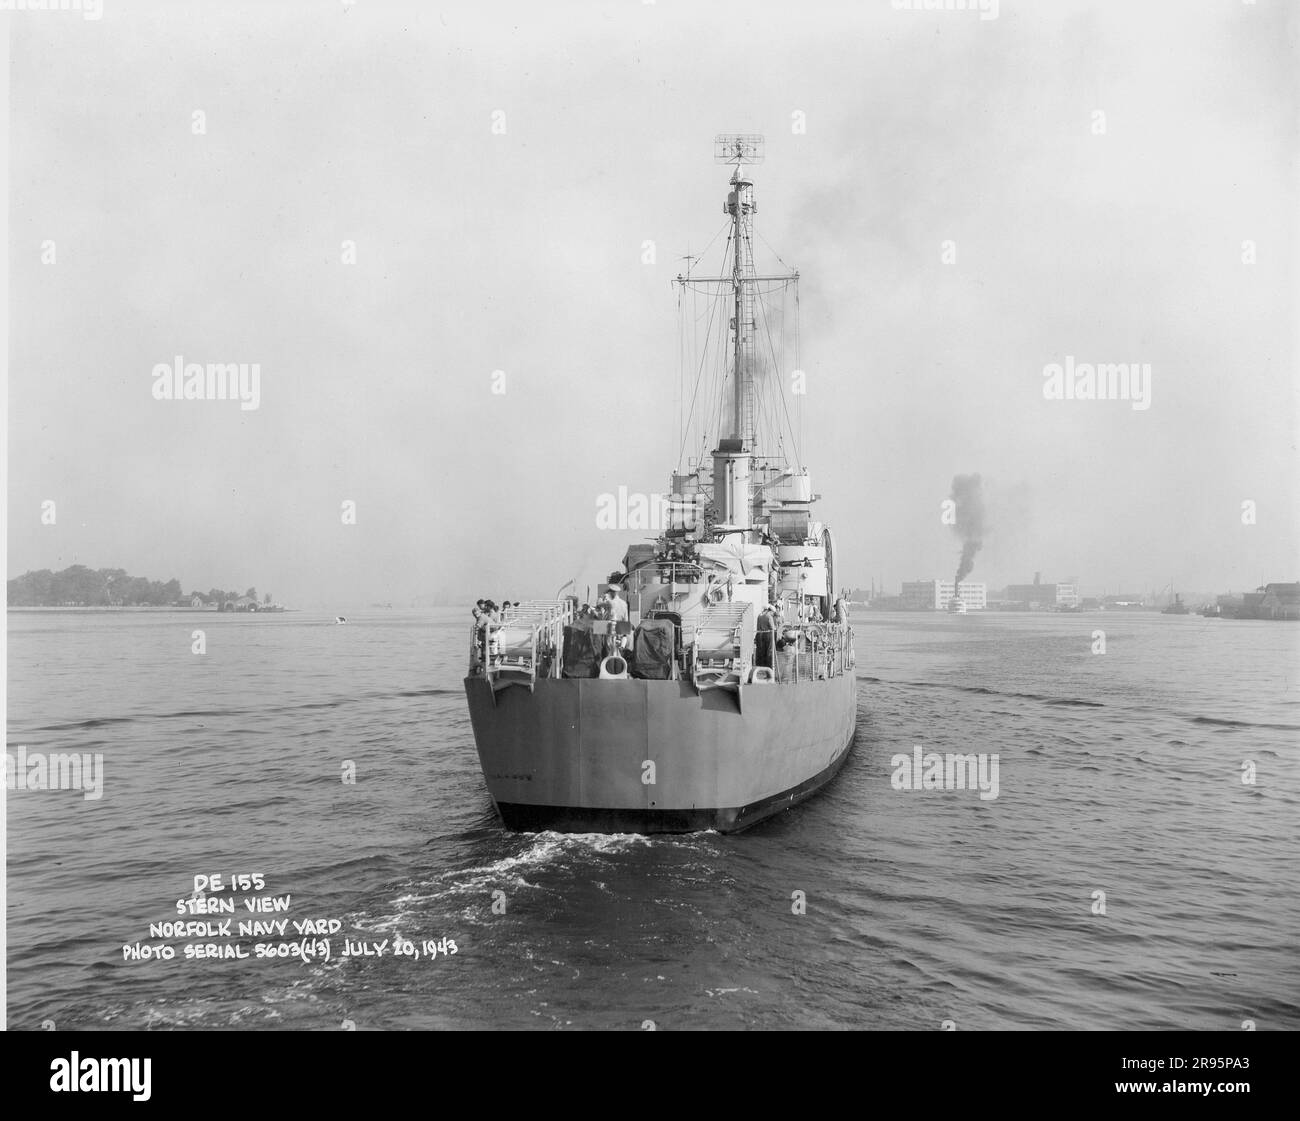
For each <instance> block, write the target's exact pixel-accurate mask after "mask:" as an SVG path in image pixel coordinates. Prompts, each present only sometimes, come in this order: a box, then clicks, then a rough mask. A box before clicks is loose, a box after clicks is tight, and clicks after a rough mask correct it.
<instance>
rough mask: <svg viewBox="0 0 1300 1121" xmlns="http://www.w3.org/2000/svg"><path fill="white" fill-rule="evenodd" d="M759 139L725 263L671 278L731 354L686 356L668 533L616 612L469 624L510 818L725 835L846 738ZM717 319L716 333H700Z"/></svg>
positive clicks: (723, 145) (818, 776)
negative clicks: (765, 223) (761, 236)
mask: <svg viewBox="0 0 1300 1121" xmlns="http://www.w3.org/2000/svg"><path fill="white" fill-rule="evenodd" d="M761 151H762V138H761V137H754V136H728V137H719V138H717V140H716V142H715V155H716V156H717V157H718V159H719V161H720V162H726V163H729V164H734V171H733V173H732V175H731V179H730V184H729V191H728V193H727V196H726V201H725V202H724V204H723V210H724V212H725V213H726V215H727V219H726V223H725V224H724V228H725V229H727V231H728V238H727V244H726V247H725V249H724V267H723V268H722V269H720V270H718V272H719V273H720V274H721V275H714V276H704V275H698V274H695V273H693V272H692V271H691V268H690V267H689V266H688V268H687V270H686V272H685V273H684V274H683V275H679V276H678V277H677V284H678V286H679V292H680V293H681V294H682V295H681V299H679V309H681V310H682V312H683V323H684V324H685V323H686V321H687V319H688V318H689V319H690V320H691V329H690V330H689V331H687V332H686V333H687V334H688V335H692V333H693V335H694V336H698V335H699V334H705V335H706V342H705V346H706V347H707V346H708V345H709V340H711V341H712V345H713V346H714V347H715V349H717V350H718V351H719V360H718V361H716V362H709V361H705V360H702V361H700V362H699V364H698V366H696V365H695V363H694V360H692V374H693V375H694V376H695V378H696V384H695V390H694V392H693V393H691V394H690V399H691V401H692V408H691V414H690V419H689V420H688V421H687V422H686V423H684V425H683V428H684V434H683V441H682V447H683V449H684V448H685V447H686V444H687V438H688V437H689V436H690V435H692V429H691V426H692V425H695V426H697V428H696V430H695V434H698V436H699V438H700V443H699V448H700V454H699V456H698V457H697V458H694V459H689V460H686V461H685V462H682V461H679V463H678V469H677V470H675V471H674V472H673V473H672V487H671V498H669V499H668V500H666V501H665V502H664V503H663V506H662V515H663V517H662V519H661V526H660V529H661V532H660V533H659V534H658V536H657V537H655V538H654V539H653V540H648V541H645V542H643V543H640V544H635V545H632V546H631V547H630V548H628V549H627V551H626V553H625V554H624V555H623V557H622V558H621V564H620V567H619V569H618V571H617V572H615V573H612V574H611V579H610V580H609V581H608V582H606V583H604V584H601V585H599V586H598V592H599V594H600V595H601V596H602V597H604V599H605V602H606V603H608V607H607V608H606V610H604V611H601V612H599V613H597V614H596V615H593V614H592V613H590V612H589V611H588V610H587V609H586V607H585V605H580V604H579V602H578V598H577V597H576V596H574V595H569V596H557V598H555V599H552V600H533V601H528V602H524V603H519V604H515V605H513V606H512V607H511V609H510V611H509V614H508V616H507V617H504V618H499V619H492V618H488V619H486V620H483V621H479V622H477V623H476V625H475V628H474V629H473V631H472V632H471V635H470V641H469V658H470V668H469V673H468V675H467V676H466V678H465V693H466V697H467V700H468V704H469V712H470V718H471V722H472V724H473V728H474V738H475V742H476V744H477V748H478V755H479V761H480V764H481V766H482V770H483V777H484V780H485V781H486V783H487V788H488V792H489V793H490V795H491V797H492V800H493V803H494V804H495V806H496V809H497V811H498V812H499V814H500V816H501V819H502V821H503V822H504V823H505V825H506V826H507V827H509V828H511V829H519V830H543V829H552V830H561V831H572V832H637V833H662V832H688V831H694V830H704V829H714V830H718V831H723V832H726V831H734V830H738V829H742V828H745V827H747V826H749V825H752V824H753V823H755V822H757V821H761V820H762V819H764V818H766V817H769V816H770V815H772V814H775V813H778V812H780V811H782V810H785V809H787V808H789V807H790V806H792V805H794V804H796V803H798V802H800V801H802V800H803V799H805V798H807V797H808V796H810V795H811V794H813V793H814V792H816V791H817V790H818V789H820V788H821V787H822V786H823V785H825V784H826V783H827V782H828V781H829V780H830V779H831V778H832V777H834V775H835V774H836V772H837V771H838V770H839V768H840V767H841V766H842V764H843V763H844V761H845V759H846V758H847V757H848V754H849V752H850V749H851V747H852V742H853V737H854V730H855V725H856V716H857V680H856V677H855V674H854V665H855V652H854V645H853V630H852V628H851V627H850V625H849V624H848V621H847V616H846V615H841V616H838V618H839V619H840V620H842V621H837V612H836V610H835V604H834V600H835V588H836V586H837V585H836V568H837V564H838V561H839V557H838V553H837V551H836V546H835V536H834V534H833V532H832V530H831V527H830V526H829V525H827V524H825V523H824V522H822V521H820V520H819V519H818V517H817V515H816V514H815V512H814V509H813V507H814V505H815V503H816V501H817V499H818V497H819V496H818V495H815V494H814V493H813V490H812V481H811V478H810V476H809V473H808V470H807V468H806V467H805V466H803V464H802V463H801V462H800V461H799V459H798V456H797V447H798V444H797V432H796V431H795V425H794V423H793V421H792V420H791V417H790V407H789V403H788V402H787V401H786V399H785V398H786V397H787V396H790V394H788V393H787V392H786V389H787V378H786V374H785V372H784V368H783V366H782V364H781V359H779V358H778V357H777V353H778V351H777V347H776V344H775V343H774V342H773V335H774V333H777V332H779V331H780V330H781V329H782V328H784V327H786V325H787V324H788V323H790V322H792V321H793V317H794V315H795V314H797V307H798V301H797V296H793V295H792V290H794V289H795V286H796V285H797V282H798V273H797V272H795V273H792V272H789V271H785V272H781V273H775V272H770V271H768V272H760V271H759V270H758V269H756V267H755V264H754V255H753V254H754V251H753V221H754V214H755V211H756V209H757V207H756V205H755V201H754V187H753V183H752V181H751V180H750V179H749V178H748V176H747V174H745V165H747V164H750V163H753V162H756V161H757V160H758V159H759V158H760V157H761ZM720 234H721V231H719V235H720ZM692 260H694V259H692ZM778 296H779V302H780V307H779V308H778V307H777V306H776V304H777V302H778V299H777V297H778ZM701 305H703V309H704V310H703V311H701ZM787 305H790V306H787ZM792 309H793V310H792ZM705 318H707V320H708V322H709V323H711V324H712V327H711V328H710V330H709V331H707V332H704V331H702V330H700V331H697V330H695V327H694V324H696V323H699V322H702V321H703V319H705ZM787 333H788V332H787ZM760 336H761V343H762V345H761V346H760ZM783 349H784V348H783ZM696 370H698V373H697V372H696ZM706 372H712V373H713V374H714V377H715V380H714V383H713V384H712V386H711V387H706V386H705V384H704V378H705V374H706ZM799 376H800V377H802V374H800V375H799ZM684 399H685V397H684ZM797 403H798V402H796V405H797ZM696 406H698V408H697V407H696ZM713 417H717V418H718V419H717V421H716V422H712V427H711V418H713ZM787 446H788V447H789V448H790V449H791V450H793V451H794V453H795V454H794V456H793V457H792V456H791V454H790V453H789V452H787V450H786V448H787ZM562 590H563V589H562ZM607 592H612V597H613V600H614V601H615V602H610V598H609V597H607V596H606V593H607ZM603 616H608V617H603Z"/></svg>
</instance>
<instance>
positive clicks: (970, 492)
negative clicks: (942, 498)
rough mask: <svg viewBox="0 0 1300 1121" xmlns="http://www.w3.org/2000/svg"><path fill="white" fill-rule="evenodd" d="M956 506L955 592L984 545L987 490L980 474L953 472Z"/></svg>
mask: <svg viewBox="0 0 1300 1121" xmlns="http://www.w3.org/2000/svg"><path fill="white" fill-rule="evenodd" d="M949 497H950V498H951V499H952V501H953V504H954V505H955V506H956V511H955V514H956V521H955V523H954V524H953V527H952V528H953V531H954V532H955V533H956V534H957V536H958V537H960V538H961V560H960V561H958V563H957V575H956V576H955V577H954V578H953V591H954V592H956V589H957V585H958V584H960V583H961V582H962V581H963V580H965V579H966V577H967V576H968V575H969V574H970V570H971V569H972V568H974V567H975V554H976V553H978V552H979V551H980V548H981V546H983V544H984V489H983V486H982V485H981V483H980V477H979V476H978V475H954V476H953V480H952V494H951V495H950V496H949Z"/></svg>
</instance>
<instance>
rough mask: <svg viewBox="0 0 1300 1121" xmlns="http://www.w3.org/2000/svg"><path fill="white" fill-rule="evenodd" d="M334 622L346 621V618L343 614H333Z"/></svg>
mask: <svg viewBox="0 0 1300 1121" xmlns="http://www.w3.org/2000/svg"><path fill="white" fill-rule="evenodd" d="M334 622H336V623H346V622H347V619H346V618H345V617H344V616H342V615H335V616H334Z"/></svg>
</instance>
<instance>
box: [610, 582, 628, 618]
mask: <svg viewBox="0 0 1300 1121" xmlns="http://www.w3.org/2000/svg"><path fill="white" fill-rule="evenodd" d="M622 590H623V589H622V588H621V587H620V586H619V585H618V584H611V585H610V586H609V591H608V592H606V593H605V594H606V595H607V596H608V597H609V617H610V618H611V619H613V620H614V621H615V622H616V623H617V622H619V621H622V622H624V623H626V622H627V618H628V615H627V600H625V599H620V598H619V594H618V593H619V592H620V591H622Z"/></svg>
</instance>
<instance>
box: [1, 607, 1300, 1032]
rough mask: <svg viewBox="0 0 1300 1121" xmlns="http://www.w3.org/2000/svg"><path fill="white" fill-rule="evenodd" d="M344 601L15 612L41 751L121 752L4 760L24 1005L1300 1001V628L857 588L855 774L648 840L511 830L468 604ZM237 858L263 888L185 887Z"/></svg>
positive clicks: (650, 1015) (341, 1019) (927, 1007)
mask: <svg viewBox="0 0 1300 1121" xmlns="http://www.w3.org/2000/svg"><path fill="white" fill-rule="evenodd" d="M348 620H349V621H348V623H347V625H344V626H340V625H336V624H334V622H333V617H332V616H330V617H326V616H323V615H319V616H317V615H311V614H305V613H290V614H284V615H264V616H226V617H217V616H215V615H208V614H203V615H200V614H188V613H180V612H177V613H147V614H131V613H124V612H117V613H113V612H105V613H97V614H96V613H17V612H11V613H10V614H9V617H8V622H9V682H8V685H9V713H8V743H9V751H10V753H11V755H13V756H14V757H15V758H17V753H18V751H19V749H20V748H21V749H25V750H26V752H27V757H28V759H29V760H30V759H32V758H36V757H39V756H40V755H48V754H50V753H56V752H58V753H70V752H76V753H85V754H86V755H87V756H89V757H91V758H92V759H93V758H94V757H95V756H100V757H102V789H101V791H100V793H101V796H100V797H89V798H88V797H86V794H87V793H91V794H93V793H94V791H93V790H86V789H82V790H67V789H64V790H44V791H41V790H23V791H14V792H10V794H9V795H8V800H7V806H8V843H9V864H8V873H9V879H8V904H9V911H8V1022H9V1026H10V1027H11V1028H38V1027H40V1026H41V1025H42V1024H46V1025H48V1024H50V1023H52V1024H53V1025H54V1026H55V1027H58V1028H60V1029H66V1028H77V1029H113V1028H155V1029H159V1028H205V1029H213V1028H216V1029H220V1028H257V1029H282V1028H321V1029H333V1028H340V1027H353V1026H354V1027H356V1028H357V1029H358V1030H373V1029H407V1028H496V1027H508V1028H567V1029H580V1028H620V1029H641V1028H644V1027H650V1026H654V1027H656V1028H658V1029H660V1030H672V1029H689V1028H778V1027H784V1028H844V1027H861V1028H900V1029H922V1030H934V1029H938V1028H940V1027H941V1026H942V1025H944V1024H945V1022H946V1021H951V1025H950V1026H955V1027H956V1028H957V1029H958V1030H972V1029H997V1028H1040V1029H1044V1028H1046V1029H1057V1028H1113V1029H1150V1028H1202V1029H1204V1028H1227V1029H1234V1030H1235V1029H1240V1028H1241V1026H1242V1024H1243V1022H1244V1021H1247V1020H1249V1021H1253V1022H1254V1023H1255V1024H1256V1026H1257V1027H1258V1028H1259V1029H1260V1030H1265V1029H1272V1028H1289V1029H1296V1028H1298V1027H1300V954H1297V952H1296V945H1297V937H1298V935H1300V861H1297V859H1296V857H1297V854H1298V853H1300V681H1298V680H1297V678H1298V676H1300V665H1298V663H1300V659H1298V658H1297V644H1298V642H1300V627H1296V626H1294V625H1288V624H1283V623H1266V622H1250V621H1233V620H1205V619H1201V618H1199V617H1197V616H1189V617H1170V616H1161V615H1155V614H1147V613H1127V612H1125V613H1116V612H1108V613H1104V614H1100V613H1098V614H1086V615H1009V614H1007V615H1001V614H992V613H990V614H971V615H967V616H956V617H950V616H946V615H930V614H921V615H904V614H870V613H867V614H864V613H863V612H861V611H859V612H858V613H857V615H856V618H855V620H854V626H855V628H856V631H857V650H858V659H859V665H858V674H859V677H860V682H859V688H860V693H859V702H860V704H859V718H858V736H857V740H856V746H855V749H854V753H853V755H852V756H851V758H850V760H849V762H848V763H847V764H846V766H845V768H844V770H843V772H842V773H841V774H840V776H839V777H838V778H837V779H836V780H835V782H834V783H833V784H832V785H830V786H829V787H828V788H826V790H824V791H823V792H822V793H821V794H819V795H818V796H817V797H815V798H813V799H811V800H810V801H808V802H806V803H804V804H803V805H802V806H799V807H796V808H795V809H794V810H792V811H790V812H788V813H786V814H783V815H781V816H780V817H778V818H775V819H772V820H770V821H768V822H766V823H763V824H760V825H759V826H757V827H755V828H753V829H751V830H750V831H748V832H746V833H742V834H739V835H734V836H719V835H715V834H702V835H693V836H686V837H656V838H642V837H635V836H626V835H625V836H595V835H587V836H568V835H560V834H553V833H542V834H510V833H507V832H505V831H503V830H502V829H501V828H500V826H499V825H498V823H497V821H496V819H495V817H494V815H493V812H492V807H491V803H490V801H489V800H488V798H487V794H486V792H485V789H484V786H483V783H482V780H481V777H480V775H479V771H478V766H477V758H476V755H475V752H474V745H473V736H472V732H471V729H470V724H469V719H468V716H467V713H466V708H465V702H464V698H463V694H462V689H461V683H460V678H461V674H462V672H463V669H464V650H465V646H466V641H465V640H466V635H467V620H468V613H467V612H466V611H460V610H457V611H450V610H435V611H425V612H418V613H417V612H400V611H390V610H380V609H373V610H371V611H369V612H366V611H361V612H358V613H356V614H349V616H348ZM196 629H201V630H203V631H204V636H203V642H204V644H205V652H203V653H194V648H195V644H196V641H197V639H196V638H195V636H194V634H193V632H194V631H195V630H196ZM1099 631H1104V644H1105V650H1104V653H1101V652H1099V642H1098V637H1097V634H1096V632H1099ZM1094 651H1098V652H1094ZM916 745H920V747H921V748H922V750H923V752H925V753H931V752H933V753H948V752H958V753H979V754H983V755H985V756H987V757H988V758H989V759H990V760H991V757H992V756H993V755H996V756H997V757H998V790H997V797H996V798H981V797H980V796H979V792H978V791H971V790H927V789H911V790H908V789H896V788H895V785H894V783H893V782H892V781H891V779H892V777H893V775H894V774H895V771H896V767H895V765H894V763H893V762H892V761H893V759H894V757H895V756H896V755H900V754H902V755H907V756H908V757H911V756H912V753H913V751H914V748H915V747H916ZM87 773H88V774H89V773H91V772H87ZM1243 777H1247V778H1253V780H1254V781H1253V782H1244V781H1243ZM347 779H352V780H353V781H345V780H347ZM88 785H89V782H88V780H86V781H83V786H88ZM213 874H221V875H222V876H223V879H224V881H226V882H228V881H229V878H230V876H232V875H236V874H240V875H244V874H246V875H252V874H258V875H260V876H261V877H262V879H263V880H264V882H265V888H264V889H263V890H258V891H253V890H241V891H239V892H237V893H235V894H233V895H232V893H231V892H229V891H226V892H224V893H212V892H209V893H207V894H206V895H205V896H204V899H206V900H215V899H225V898H229V899H231V900H234V901H237V902H238V905H239V910H240V912H241V913H240V914H235V915H230V914H214V915H208V914H202V915H193V914H186V915H178V913H177V901H178V900H182V901H184V900H188V899H189V898H190V897H191V895H192V894H193V892H194V877H195V876H199V875H204V876H211V875H213ZM800 893H801V894H800ZM1100 893H1104V895H1103V894H1100ZM264 896H265V897H279V898H280V899H281V900H282V901H283V897H285V896H288V897H289V900H288V904H287V910H284V911H280V912H276V911H272V912H269V913H262V912H250V911H247V910H246V907H247V901H249V900H256V899H258V898H261V897H264ZM195 898H198V897H195ZM801 901H802V902H801ZM204 905H208V904H207V903H205V904H204ZM182 906H185V904H184V903H182ZM272 906H274V904H272ZM1103 910H1104V913H1102V912H1103ZM178 920H179V921H183V922H191V921H195V922H197V921H213V922H216V921H218V920H222V921H224V920H230V921H232V922H235V923H236V924H237V923H238V922H239V921H255V920H256V921H274V920H279V921H290V922H291V921H300V922H301V921H304V920H312V921H313V922H315V921H316V920H324V921H325V922H326V923H327V924H328V923H329V921H330V920H334V921H336V922H337V923H338V927H337V931H336V932H335V933H333V934H332V935H330V936H329V938H328V941H329V942H330V947H331V956H330V959H329V960H328V961H326V960H324V959H323V956H322V955H321V954H320V953H319V950H317V951H316V952H313V951H312V950H311V949H309V950H308V951H306V953H305V959H304V957H303V956H296V957H292V956H291V957H269V958H258V957H256V956H254V954H253V952H252V946H253V945H255V944H258V943H261V944H265V945H271V946H274V945H276V944H296V943H301V942H303V941H304V940H305V941H307V942H308V943H309V944H311V943H313V942H318V941H320V939H313V938H312V936H311V935H310V933H308V934H306V935H304V936H303V937H299V936H297V935H296V934H295V933H294V930H293V927H292V926H291V925H290V926H288V927H287V928H286V931H287V933H286V934H285V935H284V936H283V937H278V936H267V937H259V936H252V935H250V936H249V937H243V938H241V937H236V936H233V935H232V936H231V937H229V938H223V937H220V936H213V937H207V936H198V937H188V936H183V937H172V938H162V937H157V936H155V937H151V936H150V926H151V924H154V923H161V922H174V921H178ZM326 929H328V925H327V927H326ZM236 930H237V926H236ZM398 939H400V940H401V941H402V943H404V944H406V945H407V946H408V947H409V948H413V949H414V951H415V952H414V953H413V954H401V955H398V954H396V953H394V946H395V945H397V944H398V943H397V940H398ZM444 939H445V940H446V941H442V940H444ZM385 941H386V942H387V947H386V948H385V950H384V952H383V953H382V954H380V955H379V956H375V955H373V954H371V955H362V956H349V957H343V956H342V953H343V946H344V944H345V943H346V944H348V945H349V946H353V947H360V946H362V945H365V944H369V945H371V946H372V948H373V944H374V943H384V942H385ZM452 942H454V943H455V953H451V952H450V950H451V943H452ZM137 943H139V944H141V945H164V944H165V945H168V946H170V947H172V949H173V950H174V951H175V952H176V954H177V956H176V957H175V958H172V959H170V960H160V959H153V958H151V959H143V958H133V957H130V958H126V959H124V950H123V947H124V946H128V947H132V948H134V947H135V945H136V944H137ZM236 943H238V944H240V945H242V946H244V947H245V948H246V949H249V951H250V956H249V957H248V958H241V959H223V958H187V957H185V956H184V948H185V947H186V946H187V945H189V946H204V945H209V944H210V945H214V946H217V947H219V948H220V947H223V946H226V945H233V944H236ZM439 943H441V946H442V952H437V947H438V945H439ZM430 947H432V950H433V952H432V955H431V952H430ZM129 952H134V950H133V949H132V950H131V951H129Z"/></svg>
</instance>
